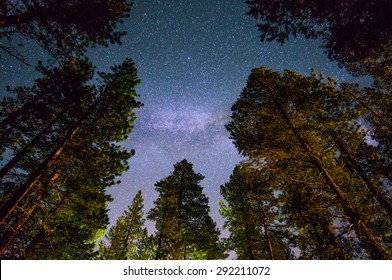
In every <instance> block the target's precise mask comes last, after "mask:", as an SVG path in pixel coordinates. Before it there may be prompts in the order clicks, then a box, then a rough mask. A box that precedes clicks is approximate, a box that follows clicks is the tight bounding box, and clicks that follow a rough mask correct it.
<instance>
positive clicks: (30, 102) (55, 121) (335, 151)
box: [0, 0, 392, 260]
mask: <svg viewBox="0 0 392 280" xmlns="http://www.w3.org/2000/svg"><path fill="white" fill-rule="evenodd" d="M135 2H137V1H135ZM242 4H243V5H244V6H245V7H247V13H246V16H247V17H248V18H252V19H253V20H254V23H255V25H256V26H255V27H254V28H255V30H257V32H258V35H259V38H258V40H260V41H261V42H270V44H273V43H274V42H275V43H280V44H282V45H284V44H286V43H287V42H289V41H290V40H293V38H296V37H303V38H305V39H306V40H319V41H320V42H321V46H320V48H321V49H322V50H323V52H324V53H325V56H326V57H327V58H328V60H330V61H333V62H336V63H337V64H338V65H339V67H341V68H343V69H345V70H347V71H348V72H349V73H350V74H351V75H353V76H355V77H366V78H368V79H369V80H371V82H370V83H368V84H367V85H359V84H354V83H347V82H337V81H336V79H335V78H334V77H331V76H326V75H325V74H323V73H322V72H318V71H317V69H312V70H311V72H310V73H309V74H308V75H304V74H301V73H297V72H295V71H292V70H290V69H287V70H284V71H283V72H282V71H276V70H274V69H269V68H268V67H265V66H262V65H260V66H257V67H254V68H253V69H252V70H251V72H250V73H249V76H248V78H247V80H246V81H244V84H245V87H244V88H243V90H242V91H241V92H238V93H237V96H238V99H237V101H235V102H234V104H232V106H231V116H230V120H229V122H228V123H226V125H225V129H226V131H227V132H228V134H229V139H230V141H232V143H233V144H234V146H235V148H236V149H237V151H238V153H239V154H240V155H241V156H242V157H241V158H242V160H241V161H240V162H238V163H237V164H236V166H235V168H234V169H233V170H232V174H231V175H230V178H229V180H228V181H227V182H226V183H224V184H222V185H221V186H215V187H216V189H217V192H220V197H221V199H220V200H219V202H218V207H219V214H220V215H221V217H222V218H223V220H224V223H223V225H222V227H219V226H218V225H217V223H216V221H214V218H213V217H212V215H211V209H210V203H211V202H210V199H209V197H208V196H207V195H206V192H205V189H204V188H203V186H202V185H203V183H202V181H203V179H204V178H205V176H204V175H203V174H201V173H198V172H197V170H195V168H194V165H193V164H192V163H191V162H190V160H188V159H182V160H180V161H178V162H176V163H175V164H174V166H173V167H172V169H171V170H172V171H171V172H170V174H167V176H166V177H164V178H162V179H160V180H159V181H157V182H156V183H155V185H154V186H151V188H154V187H155V189H154V191H155V194H156V199H155V200H154V205H153V207H152V208H151V209H147V210H146V209H145V205H144V199H145V197H144V190H142V189H141V190H138V191H137V194H136V195H135V196H134V198H133V200H132V201H129V203H128V205H129V206H128V208H127V209H126V210H125V211H124V212H123V213H122V214H121V215H120V216H119V217H118V219H117V220H116V221H114V223H112V224H110V223H109V216H108V211H109V208H108V204H109V203H110V202H112V201H113V198H112V196H111V195H110V194H108V189H109V188H116V185H118V184H119V181H120V179H119V178H120V177H121V175H122V174H123V173H124V172H126V171H127V170H128V169H129V168H130V159H131V158H132V157H134V155H135V152H137V150H136V151H135V150H134V149H130V148H128V147H127V146H126V145H123V142H124V141H125V140H127V139H128V138H129V137H130V135H133V134H134V127H135V124H136V123H137V121H138V119H137V118H136V113H135V111H136V110H138V111H143V110H144V107H143V102H142V101H141V96H140V95H139V93H138V92H137V86H138V85H139V83H140V82H143V81H141V80H140V78H139V76H138V69H137V68H136V65H135V62H134V61H133V60H132V59H131V58H127V59H125V60H124V61H123V62H122V63H119V64H114V65H111V67H110V68H109V70H108V71H104V72H102V71H98V70H97V67H96V65H94V63H93V62H92V59H91V58H90V57H89V51H90V50H92V49H95V48H99V47H103V48H107V49H111V48H114V47H115V46H119V45H121V44H122V41H121V40H122V38H123V37H124V36H125V35H126V31H123V30H122V29H121V28H120V27H121V25H122V24H123V23H124V21H126V20H127V19H128V18H130V17H132V9H133V3H132V2H131V1H129V0H111V1H107V0H83V1H82V0H70V1H53V0H26V1H10V0H4V1H2V2H1V4H0V61H1V60H2V59H4V58H5V57H7V58H9V59H12V60H13V61H15V63H19V64H21V65H25V66H29V67H35V71H36V72H37V73H39V76H38V77H37V78H36V79H34V80H33V81H31V83H30V84H24V85H17V86H14V85H12V86H11V85H10V86H7V87H6V85H2V86H4V89H5V91H6V92H3V91H2V92H0V96H1V99H0V123H1V124H0V163H1V164H0V219H1V222H0V229H1V230H0V259H3V260H5V259H30V260H31V259H40V260H46V259H58V260H65V259H73V260H85V259H92V260H213V259H226V258H234V259H239V260H286V259H290V260H291V259H300V260H305V259H311V260H352V259H374V260H388V259H391V258H392V83H391V81H392V2H391V1H389V0H377V1H366V0H358V1H353V0H332V1H321V0H312V1H300V0H295V1H293V0H248V1H244V3H242ZM21 38H22V39H23V40H22V39H21ZM21 41H22V42H30V43H34V44H35V45H37V46H38V48H39V49H40V51H41V52H42V54H45V57H47V60H44V61H42V60H36V61H32V57H33V60H34V56H32V57H28V54H26V52H25V49H24V48H23V46H22V44H21V43H20V42H21ZM143 51H144V50H141V52H143ZM145 51H146V52H147V50H145ZM146 55H148V54H146ZM27 57H28V59H27ZM188 60H190V57H188ZM1 71H3V70H1ZM1 84H3V81H2V83H1ZM0 90H3V88H2V89H0ZM151 161H154V159H153V158H152V159H151ZM132 164H135V163H132ZM147 224H150V225H153V226H152V227H153V229H151V228H152V227H151V226H150V227H148V226H147ZM223 231H225V232H227V234H222V232H223Z"/></svg>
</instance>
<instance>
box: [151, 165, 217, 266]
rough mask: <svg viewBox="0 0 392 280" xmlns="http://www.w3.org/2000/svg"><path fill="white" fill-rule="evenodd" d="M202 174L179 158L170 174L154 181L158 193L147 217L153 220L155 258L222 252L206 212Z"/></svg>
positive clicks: (203, 256) (214, 255)
mask: <svg viewBox="0 0 392 280" xmlns="http://www.w3.org/2000/svg"><path fill="white" fill-rule="evenodd" d="M203 178H204V177H203V176H202V175H201V174H200V173H195V172H194V171H193V168H192V164H191V163H189V162H188V161H187V160H182V161H181V162H178V163H176V164H175V165H174V171H173V173H172V174H171V175H169V176H168V177H166V178H164V179H163V180H161V181H159V182H158V183H156V184H155V189H156V191H157V192H158V193H159V196H158V198H157V200H156V201H155V202H154V204H155V207H154V208H152V209H151V210H150V212H149V214H148V219H149V220H151V221H154V222H155V223H156V234H155V239H156V255H155V258H156V259H217V258H222V257H223V253H222V250H221V249H220V247H219V244H218V238H219V231H218V229H217V228H216V225H215V223H214V222H213V220H212V219H211V217H210V216H209V214H208V212H209V210H210V207H209V206H208V198H207V197H206V196H205V195H204V194H203V189H202V187H201V186H200V185H199V183H200V181H201V180H202V179H203Z"/></svg>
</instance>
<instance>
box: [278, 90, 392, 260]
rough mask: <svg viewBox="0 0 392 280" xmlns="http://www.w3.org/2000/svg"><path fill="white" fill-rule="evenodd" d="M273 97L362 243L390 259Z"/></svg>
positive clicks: (371, 253)
mask: <svg viewBox="0 0 392 280" xmlns="http://www.w3.org/2000/svg"><path fill="white" fill-rule="evenodd" d="M271 98H272V101H273V102H274V104H275V105H276V107H277V109H278V110H279V112H280V113H281V115H282V117H283V118H284V120H285V122H286V124H287V125H288V126H289V127H290V129H291V130H292V132H293V133H294V135H295V137H296V138H297V140H298V142H299V144H300V146H301V147H302V149H303V151H304V152H305V154H307V155H308V156H310V158H311V161H312V162H313V164H314V166H315V167H316V168H317V169H318V170H319V171H320V173H321V175H322V176H323V178H324V180H325V181H326V183H327V184H328V185H329V186H330V188H331V191H332V192H333V193H334V194H335V196H336V198H337V199H338V201H339V202H340V204H341V205H342V208H343V211H344V213H345V214H346V215H347V217H348V220H349V222H350V223H351V224H352V225H353V226H354V229H355V232H356V234H357V236H358V238H359V240H360V241H361V243H362V245H363V246H364V247H365V248H366V249H367V250H368V252H369V253H370V255H371V256H372V258H374V259H389V257H388V255H387V254H386V252H385V250H384V249H383V248H382V247H381V245H380V244H379V242H378V241H377V239H376V238H375V236H374V235H373V233H372V232H371V231H370V229H369V228H368V227H367V225H366V224H365V223H364V222H363V221H362V217H361V215H360V213H359V212H358V211H357V210H356V209H355V207H354V206H353V205H352V204H351V203H350V202H349V201H348V199H347V198H346V196H345V194H344V193H343V191H342V190H341V188H340V186H339V185H338V184H337V183H336V182H335V180H334V179H333V177H332V176H331V174H330V173H329V172H328V171H327V170H326V169H325V168H324V166H323V164H322V162H321V160H320V159H319V158H318V157H317V156H316V154H315V153H314V152H313V151H312V149H311V148H310V147H309V145H308V144H307V143H306V141H305V139H304V138H303V137H302V136H301V134H300V132H299V131H298V129H297V128H296V127H295V126H294V124H293V123H292V121H291V120H290V118H289V116H288V115H287V112H286V111H285V110H284V108H283V107H282V105H281V104H280V103H279V101H278V99H277V98H276V97H275V96H274V95H273V91H272V90H271Z"/></svg>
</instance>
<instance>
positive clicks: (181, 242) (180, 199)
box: [177, 170, 185, 260]
mask: <svg viewBox="0 0 392 280" xmlns="http://www.w3.org/2000/svg"><path fill="white" fill-rule="evenodd" d="M183 190H184V171H183V170H182V173H181V185H180V189H179V193H178V206H177V207H178V231H179V234H180V240H179V241H180V249H181V247H182V246H184V247H185V244H184V238H183V235H182V229H181V227H182V200H183ZM180 251H181V250H180ZM180 256H181V255H180ZM182 259H184V260H185V250H184V254H183V258H182Z"/></svg>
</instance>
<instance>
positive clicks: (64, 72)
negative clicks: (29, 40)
mask: <svg viewBox="0 0 392 280" xmlns="http://www.w3.org/2000/svg"><path fill="white" fill-rule="evenodd" d="M42 70H43V71H42V72H43V73H44V74H45V76H44V77H43V78H40V79H38V80H37V81H36V82H35V84H34V86H32V87H25V88H17V89H15V90H14V92H15V93H16V98H14V99H10V98H8V99H5V100H3V102H2V112H3V113H2V116H3V118H2V119H1V121H2V124H4V126H2V130H1V131H0V137H2V141H1V147H2V150H3V151H7V153H8V155H9V156H11V157H12V159H10V160H9V162H8V163H10V165H9V166H10V168H5V167H4V168H2V170H1V172H2V174H3V176H1V178H0V179H1V188H0V190H1V192H0V194H1V196H0V197H1V202H2V203H1V205H2V206H1V209H0V210H1V211H0V213H1V218H2V221H4V222H5V223H4V226H5V228H6V229H7V230H6V231H5V232H4V233H3V235H2V236H3V239H2V240H4V242H3V243H2V244H1V245H2V247H1V248H2V250H4V249H5V251H4V253H3V255H2V257H3V258H26V257H27V258H45V259H53V258H54V259H84V258H91V257H93V249H94V247H95V243H94V242H95V240H94V238H95V236H96V234H97V232H99V231H101V230H103V229H105V228H106V226H107V223H108V218H107V214H106V212H107V210H106V204H107V202H108V201H110V200H111V198H110V196H108V195H106V194H105V190H106V188H107V187H109V186H111V185H114V184H116V183H117V180H116V176H119V175H121V173H122V172H123V171H125V170H126V169H127V168H128V159H129V158H130V157H131V156H132V155H133V154H134V151H133V150H127V149H125V148H124V147H123V146H122V145H120V144H119V142H121V141H123V140H125V139H126V137H127V136H128V135H129V133H130V132H131V130H132V124H133V122H134V120H135V115H134V112H133V110H134V109H135V108H138V107H140V106H141V105H142V104H141V103H140V102H137V101H136V98H137V94H136V92H135V90H134V87H135V86H136V85H137V84H138V83H139V79H138V78H137V71H136V68H135V67H134V64H133V62H132V61H131V60H130V59H127V60H125V61H124V62H123V63H122V64H121V65H118V66H115V67H113V68H112V69H111V72H110V73H100V76H101V83H100V85H98V86H92V85H89V79H90V78H91V77H92V76H93V73H94V68H93V67H92V65H91V63H89V62H88V61H87V60H85V59H78V58H73V59H72V60H70V61H69V62H68V63H66V64H65V65H64V67H58V68H53V69H50V68H44V67H43V68H42ZM10 108H11V110H10ZM15 140H16V141H15ZM46 163H47V164H46ZM3 171H4V172H3ZM20 189H25V192H24V193H20ZM22 209H23V211H21V210H22ZM10 226H12V228H13V229H15V228H16V230H13V232H10V230H9V229H11V227H10ZM5 241H6V242H5Z"/></svg>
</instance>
